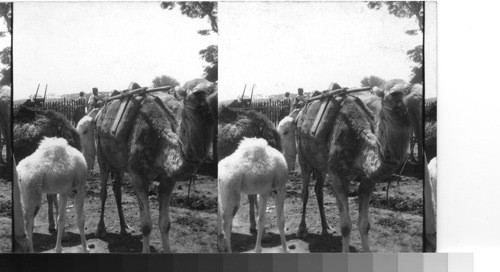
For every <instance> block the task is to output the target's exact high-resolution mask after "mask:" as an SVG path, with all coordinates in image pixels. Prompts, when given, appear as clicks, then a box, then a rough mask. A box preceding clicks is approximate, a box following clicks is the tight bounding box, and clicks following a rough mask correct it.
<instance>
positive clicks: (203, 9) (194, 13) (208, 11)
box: [161, 2, 219, 35]
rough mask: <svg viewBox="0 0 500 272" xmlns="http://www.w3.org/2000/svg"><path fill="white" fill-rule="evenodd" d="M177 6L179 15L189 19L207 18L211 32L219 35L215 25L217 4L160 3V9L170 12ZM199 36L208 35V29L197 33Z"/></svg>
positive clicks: (216, 24)
mask: <svg viewBox="0 0 500 272" xmlns="http://www.w3.org/2000/svg"><path fill="white" fill-rule="evenodd" d="M175 6H178V7H179V9H180V10H181V13H182V14H184V15H186V16H188V17H189V18H193V19H194V18H200V19H201V18H205V17H208V20H209V22H210V27H211V28H212V30H211V31H213V32H215V33H219V26H218V23H217V2H162V3H161V8H163V9H168V10H172V9H173V8H174V7H175ZM198 33H199V34H200V35H208V34H209V33H210V30H209V29H205V30H200V31H198Z"/></svg>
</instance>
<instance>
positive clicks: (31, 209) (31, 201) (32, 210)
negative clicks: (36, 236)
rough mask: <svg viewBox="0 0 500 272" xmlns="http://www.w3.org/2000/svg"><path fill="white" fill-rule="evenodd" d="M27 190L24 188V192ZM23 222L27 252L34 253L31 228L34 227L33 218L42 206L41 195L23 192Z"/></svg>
mask: <svg viewBox="0 0 500 272" xmlns="http://www.w3.org/2000/svg"><path fill="white" fill-rule="evenodd" d="M26 189H27V188H24V190H26ZM23 199H24V200H25V201H24V205H25V207H24V209H25V213H24V222H25V227H26V232H27V236H28V240H29V241H28V250H29V252H35V251H34V249H33V227H34V225H35V217H36V215H37V213H38V211H39V210H40V206H41V205H42V194H41V193H35V192H26V191H25V192H24V196H23Z"/></svg>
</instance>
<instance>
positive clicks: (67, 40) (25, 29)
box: [13, 2, 218, 99]
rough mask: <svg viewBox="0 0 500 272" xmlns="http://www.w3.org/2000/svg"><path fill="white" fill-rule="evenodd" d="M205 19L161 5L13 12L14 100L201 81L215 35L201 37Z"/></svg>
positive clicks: (48, 6) (21, 6)
mask: <svg viewBox="0 0 500 272" xmlns="http://www.w3.org/2000/svg"><path fill="white" fill-rule="evenodd" d="M209 27H210V25H209V23H208V20H207V19H191V18H189V17H187V16H185V15H182V14H181V13H180V11H179V10H178V8H176V9H174V10H164V9H162V8H161V7H160V3H159V2H149V3H145V2H129V3H125V2H117V3H111V2H106V3H99V2H86V3H82V2H80V3H70V2H59V3H54V2H52V3H34V2H22V3H21V2H17V3H15V6H14V33H15V35H14V51H13V55H14V56H13V57H14V86H15V88H14V89H15V90H14V99H24V98H28V97H29V96H30V95H33V94H34V93H35V91H36V88H37V86H38V84H41V87H40V89H41V90H42V89H44V88H45V84H48V91H47V93H55V94H65V93H76V92H80V91H84V92H88V93H90V92H91V89H92V87H97V88H99V91H106V92H107V91H111V90H113V89H118V90H121V89H125V88H127V87H128V85H129V83H130V82H137V83H139V85H141V86H150V85H151V84H152V83H151V82H152V80H153V78H154V77H155V76H160V75H164V74H165V75H169V76H172V77H174V78H176V79H177V80H178V81H179V82H180V83H181V84H182V83H184V82H186V81H188V80H191V79H194V78H198V77H201V76H202V75H203V66H205V65H206V64H207V63H206V62H204V61H203V60H202V59H201V58H200V55H199V51H200V50H201V49H204V48H206V47H207V46H208V45H210V44H217V40H218V36H217V34H212V35H210V36H201V35H199V34H198V33H197V31H198V30H201V29H207V28H209Z"/></svg>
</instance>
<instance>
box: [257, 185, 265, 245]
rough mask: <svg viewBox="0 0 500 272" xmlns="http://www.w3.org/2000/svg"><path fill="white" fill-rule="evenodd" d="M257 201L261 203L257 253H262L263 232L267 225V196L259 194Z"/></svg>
mask: <svg viewBox="0 0 500 272" xmlns="http://www.w3.org/2000/svg"><path fill="white" fill-rule="evenodd" d="M257 200H258V202H259V218H258V219H257V220H258V222H259V223H258V226H257V242H256V243H255V253H261V252H262V247H261V239H262V232H263V231H264V226H265V224H266V208H267V194H259V196H258V197H257Z"/></svg>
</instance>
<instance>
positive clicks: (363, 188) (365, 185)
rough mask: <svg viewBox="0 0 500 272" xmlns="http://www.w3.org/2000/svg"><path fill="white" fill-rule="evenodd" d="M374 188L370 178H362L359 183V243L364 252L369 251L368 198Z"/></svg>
mask: <svg viewBox="0 0 500 272" xmlns="http://www.w3.org/2000/svg"><path fill="white" fill-rule="evenodd" d="M374 188H375V182H372V181H370V180H362V181H361V183H360V184H359V192H358V198H359V219H358V228H359V234H360V235H361V245H362V246H363V251H364V252H370V245H369V240H368V231H369V230H370V220H369V218H368V208H369V206H370V198H371V196H372V193H373V189H374Z"/></svg>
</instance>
